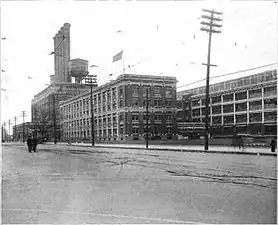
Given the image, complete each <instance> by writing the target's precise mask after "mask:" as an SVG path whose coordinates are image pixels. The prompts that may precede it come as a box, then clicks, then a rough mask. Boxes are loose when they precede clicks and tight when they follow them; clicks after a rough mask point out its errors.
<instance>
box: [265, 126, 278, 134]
mask: <svg viewBox="0 0 278 225" xmlns="http://www.w3.org/2000/svg"><path fill="white" fill-rule="evenodd" d="M264 134H265V135H277V126H276V125H269V126H265V128H264Z"/></svg>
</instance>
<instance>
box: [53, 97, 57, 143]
mask: <svg viewBox="0 0 278 225" xmlns="http://www.w3.org/2000/svg"><path fill="white" fill-rule="evenodd" d="M52 100H53V136H54V144H56V143H57V139H56V112H55V108H56V107H55V94H53V95H52Z"/></svg>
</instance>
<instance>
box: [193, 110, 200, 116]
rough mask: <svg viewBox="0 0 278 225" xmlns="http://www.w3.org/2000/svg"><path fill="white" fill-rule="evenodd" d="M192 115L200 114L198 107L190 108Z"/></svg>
mask: <svg viewBox="0 0 278 225" xmlns="http://www.w3.org/2000/svg"><path fill="white" fill-rule="evenodd" d="M192 116H193V117H194V116H200V109H193V110H192Z"/></svg>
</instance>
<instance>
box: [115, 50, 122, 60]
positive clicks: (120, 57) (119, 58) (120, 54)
mask: <svg viewBox="0 0 278 225" xmlns="http://www.w3.org/2000/svg"><path fill="white" fill-rule="evenodd" d="M122 58H123V51H121V52H119V53H118V54H117V55H114V56H113V62H116V61H119V60H121V59H122Z"/></svg>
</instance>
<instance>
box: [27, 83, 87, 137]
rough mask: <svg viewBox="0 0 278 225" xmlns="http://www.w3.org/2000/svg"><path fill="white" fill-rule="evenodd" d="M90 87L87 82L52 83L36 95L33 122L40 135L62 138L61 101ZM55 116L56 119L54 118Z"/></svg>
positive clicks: (32, 110)
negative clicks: (86, 84)
mask: <svg viewBox="0 0 278 225" xmlns="http://www.w3.org/2000/svg"><path fill="white" fill-rule="evenodd" d="M87 89H88V87H87V86H85V84H70V83H68V84H66V83H64V84H52V85H50V86H48V87H47V88H45V89H44V90H43V91H41V92H40V93H38V94H37V95H35V96H34V98H33V99H32V102H31V113H32V123H33V124H35V125H36V126H37V129H39V131H38V135H39V136H40V137H43V138H46V139H53V138H54V124H55V128H56V138H57V140H60V110H59V103H60V101H62V100H66V99H68V98H71V97H73V96H76V95H79V94H81V93H83V92H84V91H86V90H87ZM54 118H55V119H54Z"/></svg>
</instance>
